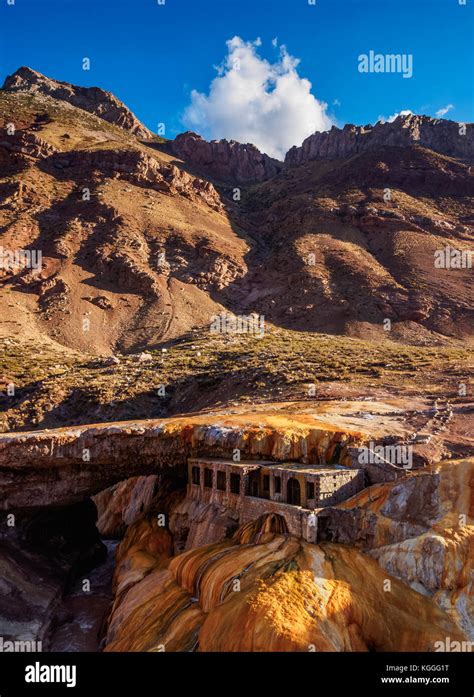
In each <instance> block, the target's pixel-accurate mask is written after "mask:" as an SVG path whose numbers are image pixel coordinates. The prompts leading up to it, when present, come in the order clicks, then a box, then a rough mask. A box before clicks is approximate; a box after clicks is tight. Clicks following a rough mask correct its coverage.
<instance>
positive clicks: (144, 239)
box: [0, 71, 473, 353]
mask: <svg viewBox="0 0 474 697" xmlns="http://www.w3.org/2000/svg"><path fill="white" fill-rule="evenodd" d="M20 73H21V71H19V72H18V73H17V74H16V75H17V78H18V79H19V77H18V76H19V75H20ZM35 75H39V74H35ZM20 77H21V75H20ZM17 78H15V79H17ZM44 81H48V78H44V77H43V76H40V75H39V77H35V79H34V80H32V81H31V83H32V84H31V85H30V87H28V84H29V83H28V81H25V80H23V81H21V91H16V90H14V91H2V92H1V94H0V119H1V121H0V126H1V127H2V131H1V133H0V161H1V162H2V165H3V166H2V174H3V177H2V179H1V180H0V192H1V196H2V203H1V207H0V232H1V240H2V244H3V248H5V249H11V248H14V249H18V248H21V249H31V250H40V251H41V253H42V257H43V265H42V269H41V271H40V272H39V273H35V272H32V271H31V270H29V269H22V268H16V269H6V270H5V269H4V281H5V283H4V285H3V288H2V294H3V298H4V300H3V304H4V305H6V307H7V308H10V309H11V312H10V309H6V311H5V314H4V321H7V322H8V323H11V326H8V327H7V329H8V330H11V329H12V328H14V327H15V326H16V327H17V328H20V327H21V328H22V331H26V332H27V333H29V334H32V335H34V334H35V333H36V334H39V335H46V336H48V337H49V338H51V339H54V340H55V341H58V342H59V343H60V344H62V345H65V346H69V347H71V348H75V349H80V350H82V351H87V352H92V353H109V352H110V351H113V350H122V351H123V350H129V349H138V348H143V347H146V346H153V345H156V344H157V343H158V342H159V341H161V340H164V339H169V338H172V337H177V336H180V335H182V334H183V333H185V332H186V331H189V330H190V329H192V328H195V327H198V326H206V325H209V322H210V317H211V316H212V315H213V314H215V313H216V312H219V311H221V310H223V309H224V308H227V309H228V310H230V311H232V312H234V313H237V314H239V313H242V312H246V313H248V312H257V313H260V314H263V315H265V317H266V318H267V319H268V320H269V321H271V322H272V323H274V324H276V325H280V326H283V327H287V328H291V329H298V330H304V331H323V332H326V333H343V334H348V335H352V336H360V337H363V338H365V337H367V338H375V337H376V338H377V340H381V339H383V338H385V337H386V336H388V335H389V336H390V338H392V339H400V340H402V341H408V342H414V343H419V342H423V343H432V342H433V341H434V342H439V341H441V342H443V343H446V342H448V343H449V342H452V341H453V340H456V339H463V340H470V337H471V334H472V322H473V315H472V310H471V308H472V304H473V302H472V301H473V297H472V293H473V291H472V284H470V283H469V282H470V278H471V272H472V269H471V268H460V269H445V268H440V269H437V268H435V266H434V254H435V252H436V251H437V250H440V249H441V250H442V249H444V248H445V247H446V246H448V247H450V248H454V249H456V250H460V251H461V252H462V251H464V252H469V250H470V246H471V247H472V225H471V217H470V216H471V210H472V196H471V194H472V180H473V178H472V174H471V173H470V170H469V168H468V166H467V165H466V164H464V163H463V162H462V161H459V160H456V159H453V158H449V157H447V156H444V155H440V154H438V153H435V152H433V151H431V150H427V149H424V148H421V147H419V146H408V147H405V148H401V147H387V148H384V149H382V150H377V149H375V150H369V151H367V152H364V153H362V154H359V155H356V156H354V157H351V158H348V159H342V160H325V161H322V162H321V161H314V162H309V163H305V164H302V165H300V166H297V167H286V168H285V169H284V170H283V171H281V172H280V173H279V174H277V175H276V176H273V177H271V178H270V179H268V180H267V181H265V182H263V183H262V184H256V185H253V186H249V187H247V188H244V189H242V190H241V200H240V201H235V200H233V199H234V198H235V196H234V194H235V191H234V189H233V188H232V186H233V185H232V182H231V183H230V185H229V183H228V184H227V185H226V186H225V187H223V186H218V190H217V189H216V188H215V186H214V185H213V184H212V183H211V181H209V180H208V179H207V178H205V177H202V176H196V169H195V167H196V161H193V162H192V164H193V167H194V169H193V170H192V171H193V174H190V173H189V169H188V165H187V164H183V163H182V162H181V161H179V160H175V159H173V156H172V155H170V154H167V153H166V152H163V151H162V150H160V149H158V148H159V146H158V145H157V144H154V143H150V144H149V145H147V144H144V143H143V142H139V141H138V140H137V139H136V138H135V137H134V136H133V135H131V134H130V133H129V132H127V131H126V130H124V129H123V128H119V127H117V126H116V125H111V124H109V123H107V122H106V121H104V120H103V118H100V119H99V118H97V117H96V116H95V115H91V114H89V113H87V112H86V111H84V109H82V108H77V107H74V106H71V104H67V103H65V102H64V101H62V97H61V99H56V98H54V99H53V98H52V97H51V96H45V95H44V91H45V90H44V89H43V83H44ZM10 82H11V80H10ZM10 82H8V81H7V83H8V85H9V89H10V90H11V89H13V88H14V85H13V86H12V85H10ZM15 84H16V83H15ZM38 85H39V87H38ZM74 89H76V88H74ZM77 89H79V88H77ZM48 93H49V95H53V96H54V95H56V94H57V93H56V92H55V91H54V90H49V91H48ZM9 123H13V124H14V126H15V132H14V133H13V134H12V133H10V132H9V131H8V130H6V126H7V125H8V124H9ZM239 152H240V151H239ZM191 160H193V158H192V157H191ZM234 165H235V163H234ZM234 165H233V166H234ZM229 176H231V173H230V175H229ZM234 184H236V183H235V182H234ZM387 192H389V193H388V195H389V197H390V200H386V199H387ZM5 271H6V273H5ZM5 293H6V294H7V295H5ZM10 314H11V315H12V316H9V315H10ZM13 315H14V316H13ZM386 320H390V321H391V323H392V324H391V330H390V332H389V333H388V332H387V331H386V330H385V329H384V322H385V323H386ZM15 322H16V323H17V324H14V323H15ZM86 325H87V326H88V329H85V328H84V327H85V326H86ZM4 328H5V327H4ZM5 333H6V335H9V332H8V331H7V332H5Z"/></svg>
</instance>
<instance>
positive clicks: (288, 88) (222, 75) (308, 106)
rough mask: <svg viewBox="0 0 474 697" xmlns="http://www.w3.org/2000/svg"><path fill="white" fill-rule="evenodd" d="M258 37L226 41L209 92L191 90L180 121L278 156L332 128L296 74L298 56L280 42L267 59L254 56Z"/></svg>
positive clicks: (308, 87) (209, 134)
mask: <svg viewBox="0 0 474 697" xmlns="http://www.w3.org/2000/svg"><path fill="white" fill-rule="evenodd" d="M260 45H261V41H260V39H257V40H256V41H253V42H250V41H244V40H243V39H241V38H240V37H238V36H234V38H233V39H230V40H229V41H227V56H226V58H225V60H224V62H223V63H222V65H221V66H219V67H218V68H217V77H215V78H214V79H213V80H212V82H211V84H210V86H209V92H208V94H203V93H202V92H198V91H196V90H193V91H192V92H191V102H190V104H189V105H188V107H187V108H186V110H185V112H184V116H183V123H184V124H185V125H186V127H187V128H191V129H193V130H197V131H198V132H200V133H201V134H202V135H204V136H205V137H210V138H214V139H220V138H227V139H233V140H237V141H239V142H241V143H253V144H254V145H256V146H257V147H258V148H259V150H261V151H262V152H265V153H267V154H268V155H271V156H272V157H276V158H278V159H280V160H281V159H283V158H284V156H285V153H286V152H287V150H289V148H290V147H291V146H293V145H301V143H302V142H303V140H304V139H305V138H306V137H307V136H309V135H311V133H314V132H315V131H325V130H327V129H328V128H330V127H331V126H332V121H331V119H330V118H329V116H328V115H327V111H326V110H327V104H325V103H324V102H321V101H319V100H318V99H316V97H315V96H314V95H313V94H312V93H311V83H310V81H309V80H307V79H305V78H302V77H300V76H299V74H298V71H297V67H298V64H299V60H298V59H297V58H294V57H293V56H291V55H290V54H289V53H288V52H287V50H286V47H285V46H283V45H282V46H280V48H279V55H278V58H277V60H276V61H275V62H274V63H271V62H269V61H267V60H265V59H263V58H261V57H260V56H259V55H258V52H257V49H258V47H259V46H260Z"/></svg>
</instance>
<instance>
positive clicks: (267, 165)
mask: <svg viewBox="0 0 474 697" xmlns="http://www.w3.org/2000/svg"><path fill="white" fill-rule="evenodd" d="M172 148H173V152H174V154H175V155H176V156H177V157H179V158H181V159H182V160H184V161H185V162H187V163H188V164H190V165H193V166H194V167H197V168H199V169H201V168H202V170H203V171H204V172H206V173H207V174H208V175H209V176H211V177H214V178H215V179H218V180H219V181H223V182H237V183H240V184H250V183H253V182H261V181H264V180H265V179H270V177H274V176H275V175H276V174H278V172H279V171H280V170H281V169H282V167H283V165H282V163H281V162H279V161H278V160H275V159H273V158H272V157H269V156H268V155H265V154H264V153H261V152H260V150H258V148H256V147H255V145H252V144H250V143H247V144H246V145H244V144H243V143H237V142H236V141H235V140H230V141H229V140H212V141H211V142H208V141H207V140H204V138H201V136H199V135H197V134H196V133H192V132H191V131H187V132H186V133H181V134H180V135H179V136H176V138H175V139H174V141H173V143H172Z"/></svg>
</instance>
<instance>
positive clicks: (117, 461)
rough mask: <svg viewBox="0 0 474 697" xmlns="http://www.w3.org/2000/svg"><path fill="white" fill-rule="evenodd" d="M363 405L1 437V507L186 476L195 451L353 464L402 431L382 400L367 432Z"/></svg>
mask: <svg viewBox="0 0 474 697" xmlns="http://www.w3.org/2000/svg"><path fill="white" fill-rule="evenodd" d="M362 405H363V403H357V402H356V403H354V402H352V403H351V402H346V403H343V404H342V405H341V403H339V407H340V409H339V412H338V413H337V414H336V413H335V412H334V411H332V410H331V409H329V408H328V406H327V405H324V408H321V409H320V413H318V409H317V408H315V406H314V405H312V411H311V413H305V412H301V411H300V412H299V413H291V411H290V410H288V411H285V412H279V411H278V410H277V409H275V413H271V412H272V410H271V409H267V410H266V412H264V413H259V412H258V410H256V411H255V412H253V413H251V414H245V413H244V414H232V415H229V414H228V415H222V414H221V415H216V414H199V415H193V416H184V417H177V418H170V419H161V420H146V421H133V422H120V423H113V424H99V425H90V426H76V427H71V428H62V429H55V430H51V431H36V432H25V433H15V434H5V435H3V436H0V502H1V507H2V508H3V510H12V509H22V508H32V507H33V508H34V507H38V506H51V505H58V506H59V505H70V504H72V503H75V502H78V501H80V500H83V499H84V498H85V497H87V496H91V495H93V494H95V493H97V492H99V491H101V490H103V489H105V488H106V487H108V486H110V485H112V484H114V483H116V482H118V481H120V480H123V479H127V478H128V477H133V476H136V475H144V474H158V473H175V474H176V475H183V476H184V475H185V474H186V463H187V459H188V457H190V456H191V455H194V456H206V455H207V456H213V457H226V458H229V457H232V455H233V453H234V451H236V450H238V451H239V452H240V456H241V458H242V459H246V458H256V459H270V460H291V461H300V462H306V463H308V464H315V463H324V462H330V461H331V460H332V458H333V456H334V455H335V454H337V460H338V462H339V463H341V464H350V463H351V455H350V448H351V447H355V446H357V445H358V444H360V443H361V442H363V441H365V440H367V439H369V438H374V437H382V436H384V435H387V433H394V432H397V431H398V432H399V433H401V432H402V426H401V423H400V420H398V421H397V419H396V418H394V417H393V415H392V414H389V412H388V408H387V405H378V411H379V414H378V417H379V418H377V419H376V420H375V422H374V421H372V422H371V423H370V431H369V430H368V428H367V421H365V422H364V419H363V418H362V417H361V416H360V414H361V412H360V411H358V409H357V407H358V406H359V407H360V406H362ZM288 406H290V405H288ZM363 406H364V408H365V409H367V405H366V404H364V405H363ZM373 407H374V405H373V404H372V405H371V409H373ZM300 408H301V407H300ZM341 412H342V413H341ZM336 448H337V449H336Z"/></svg>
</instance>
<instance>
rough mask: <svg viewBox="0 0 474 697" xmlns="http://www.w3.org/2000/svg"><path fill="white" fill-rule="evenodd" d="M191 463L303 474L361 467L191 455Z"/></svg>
mask: <svg viewBox="0 0 474 697" xmlns="http://www.w3.org/2000/svg"><path fill="white" fill-rule="evenodd" d="M188 462H190V463H191V464H192V463H194V462H196V463H201V464H208V465H230V466H232V467H255V468H258V467H271V468H272V469H275V470H285V471H287V472H302V473H303V474H337V473H339V472H340V473H342V472H358V471H360V469H361V468H357V467H345V466H344V465H308V464H305V463H302V462H274V461H269V460H239V461H238V462H234V461H233V460H224V459H223V458H210V457H190V458H189V460H188Z"/></svg>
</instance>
